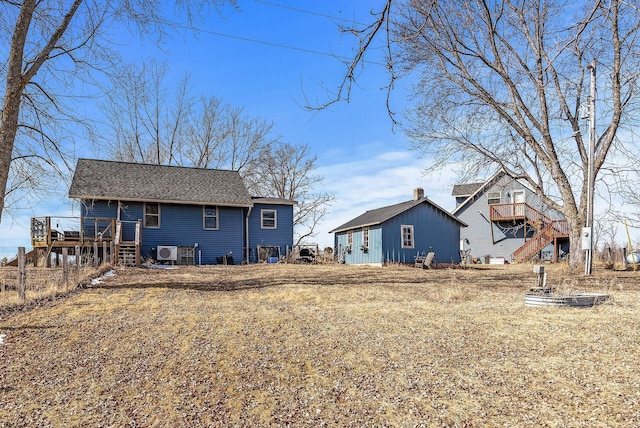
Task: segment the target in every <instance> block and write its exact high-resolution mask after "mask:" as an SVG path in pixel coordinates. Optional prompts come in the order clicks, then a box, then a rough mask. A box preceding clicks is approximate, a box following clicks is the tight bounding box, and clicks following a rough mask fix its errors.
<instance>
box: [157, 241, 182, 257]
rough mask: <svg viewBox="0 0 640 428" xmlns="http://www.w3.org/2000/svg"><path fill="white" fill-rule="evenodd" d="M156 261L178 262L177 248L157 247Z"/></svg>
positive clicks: (169, 246)
mask: <svg viewBox="0 0 640 428" xmlns="http://www.w3.org/2000/svg"><path fill="white" fill-rule="evenodd" d="M157 258H158V260H173V261H176V260H178V247H177V246H171V245H158V257H157Z"/></svg>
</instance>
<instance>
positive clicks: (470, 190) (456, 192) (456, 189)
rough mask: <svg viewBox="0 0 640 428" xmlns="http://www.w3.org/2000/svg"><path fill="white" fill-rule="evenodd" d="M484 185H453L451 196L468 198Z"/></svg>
mask: <svg viewBox="0 0 640 428" xmlns="http://www.w3.org/2000/svg"><path fill="white" fill-rule="evenodd" d="M483 184H484V183H469V184H454V185H453V192H451V196H455V197H458V196H469V195H473V194H474V193H475V192H476V191H477V190H478V189H479V188H480V187H482V185H483Z"/></svg>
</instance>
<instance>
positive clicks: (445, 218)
mask: <svg viewBox="0 0 640 428" xmlns="http://www.w3.org/2000/svg"><path fill="white" fill-rule="evenodd" d="M402 225H412V226H413V233H414V248H402V229H401V227H402ZM382 239H383V243H384V251H385V254H384V257H385V260H389V261H399V262H401V263H413V262H414V258H415V256H416V255H418V254H423V253H424V254H426V253H428V252H429V251H433V252H435V254H436V259H437V261H438V262H441V263H458V262H460V251H459V242H460V224H459V223H458V222H456V221H455V220H453V219H452V218H451V217H450V216H449V215H448V214H446V213H444V212H442V211H440V210H438V209H437V208H435V207H433V206H432V205H429V204H420V205H418V206H416V207H414V208H413V209H411V210H409V211H406V212H404V213H402V214H400V215H398V216H396V217H394V218H392V219H390V220H388V221H387V222H385V224H384V232H383V237H382Z"/></svg>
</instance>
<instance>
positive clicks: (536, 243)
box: [513, 220, 569, 263]
mask: <svg viewBox="0 0 640 428" xmlns="http://www.w3.org/2000/svg"><path fill="white" fill-rule="evenodd" d="M568 236H569V225H568V224H567V221H566V220H555V221H554V220H550V222H549V223H547V224H545V226H544V227H543V228H542V229H540V230H539V231H538V233H536V234H535V235H534V236H533V237H532V238H531V239H529V240H528V241H527V242H525V243H524V245H522V246H521V247H520V248H518V249H517V250H515V251H514V252H513V259H514V261H516V262H518V263H522V262H526V261H529V260H531V259H532V258H533V257H534V256H536V255H537V254H538V253H539V252H540V251H542V249H543V248H544V247H546V246H547V245H549V244H551V243H552V242H554V241H555V240H556V239H557V238H566V237H568Z"/></svg>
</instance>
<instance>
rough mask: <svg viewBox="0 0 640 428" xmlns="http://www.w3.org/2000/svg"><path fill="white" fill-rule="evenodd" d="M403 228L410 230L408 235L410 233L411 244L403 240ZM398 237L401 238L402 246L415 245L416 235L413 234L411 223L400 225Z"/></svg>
mask: <svg viewBox="0 0 640 428" xmlns="http://www.w3.org/2000/svg"><path fill="white" fill-rule="evenodd" d="M405 229H409V230H410V232H409V233H410V235H411V244H410V245H406V244H405V242H404V231H405ZM400 239H401V240H402V242H401V244H402V248H415V246H416V236H415V233H414V229H413V225H412V224H403V225H400Z"/></svg>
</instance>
